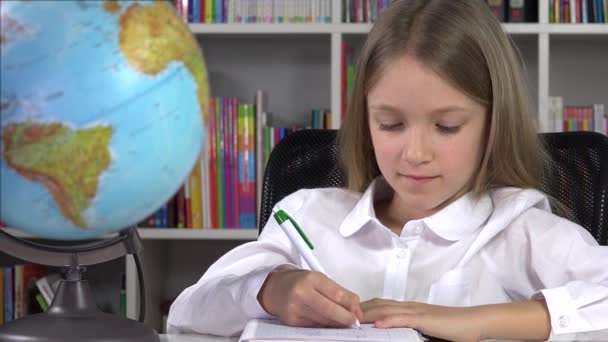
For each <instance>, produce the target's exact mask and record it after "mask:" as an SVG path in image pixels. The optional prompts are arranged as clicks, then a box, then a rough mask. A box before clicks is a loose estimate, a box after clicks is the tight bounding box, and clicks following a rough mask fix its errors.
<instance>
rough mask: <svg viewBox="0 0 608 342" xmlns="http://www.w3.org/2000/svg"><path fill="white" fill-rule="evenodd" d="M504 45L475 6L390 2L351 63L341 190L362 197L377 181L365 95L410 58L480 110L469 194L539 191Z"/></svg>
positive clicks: (536, 158)
mask: <svg viewBox="0 0 608 342" xmlns="http://www.w3.org/2000/svg"><path fill="white" fill-rule="evenodd" d="M511 44H512V42H511V41H510V39H509V37H508V36H507V35H506V34H505V33H504V32H503V31H502V27H501V25H500V23H499V22H498V21H497V20H496V19H495V18H494V17H493V16H492V13H491V12H490V10H489V9H488V7H487V5H486V4H485V3H484V2H483V1H481V0H397V1H395V2H394V3H393V4H392V5H391V6H390V7H389V8H388V9H387V10H386V12H384V13H383V14H382V16H381V17H380V18H379V20H378V21H377V22H376V24H375V25H374V27H373V28H372V30H371V32H370V33H369V35H368V37H367V40H366V42H365V44H364V46H363V48H362V51H361V54H360V56H359V59H358V62H357V66H356V72H355V80H354V86H353V92H352V95H351V98H350V101H349V104H348V111H347V114H346V117H345V120H344V122H343V125H342V127H341V129H340V132H339V135H338V144H339V148H340V157H341V161H342V163H343V166H344V169H345V171H346V176H347V180H348V181H347V183H348V188H349V189H351V190H353V191H364V189H365V188H367V187H368V186H369V184H370V183H371V181H372V180H373V179H374V178H375V177H377V176H378V175H379V174H380V171H379V168H378V164H377V162H376V160H375V157H374V152H373V147H372V142H371V137H370V132H369V123H368V110H367V94H368V92H369V91H370V89H371V88H372V87H373V85H374V84H375V82H376V81H377V80H378V79H379V78H380V77H381V76H382V74H383V73H384V72H390V70H386V66H387V65H388V64H389V63H390V62H391V61H393V60H395V59H397V58H400V57H402V56H404V55H406V54H407V55H409V56H412V57H414V58H416V59H417V60H418V61H419V62H421V63H423V64H425V65H426V66H427V67H429V68H431V70H433V71H434V72H435V73H437V74H438V75H439V76H440V77H441V78H442V79H444V80H445V81H446V82H449V83H450V84H451V85H452V86H453V87H455V88H456V89H458V90H460V91H461V92H462V93H464V94H466V95H468V96H469V97H471V98H472V99H474V100H475V101H477V102H479V103H480V104H482V105H483V106H485V108H486V112H487V115H488V117H487V120H486V122H487V127H486V140H485V141H486V146H483V148H482V151H483V154H482V158H481V160H480V165H479V168H478V170H479V171H478V172H477V174H476V175H475V176H474V179H473V180H472V182H471V183H470V189H467V190H471V191H472V192H473V193H474V194H476V195H478V194H480V193H481V192H483V191H486V190H488V189H490V188H494V187H501V186H516V187H521V188H536V189H539V188H540V184H541V177H542V171H543V170H542V153H543V149H542V145H541V143H540V141H539V139H538V136H537V134H536V130H535V127H534V123H533V121H532V118H531V112H530V105H529V99H528V97H527V95H526V93H527V91H526V88H525V83H524V80H523V76H522V71H521V69H520V65H519V62H518V59H517V57H516V54H515V51H514V49H513V47H512V45H511Z"/></svg>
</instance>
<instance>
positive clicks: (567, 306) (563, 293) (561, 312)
mask: <svg viewBox="0 0 608 342" xmlns="http://www.w3.org/2000/svg"><path fill="white" fill-rule="evenodd" d="M535 297H540V298H542V297H544V299H545V301H546V303H547V308H548V310H549V316H550V318H551V336H550V337H549V341H563V339H562V338H563V337H565V336H560V335H562V334H571V333H577V332H584V331H590V330H593V327H592V326H591V325H590V324H589V322H588V321H587V320H586V319H585V318H583V317H581V315H580V314H579V313H578V311H577V309H578V307H577V305H576V303H575V301H574V300H573V299H572V297H571V296H570V293H569V292H568V289H567V288H566V287H565V286H561V287H556V288H552V289H546V290H542V291H541V294H539V296H535ZM571 339H572V336H571V335H570V337H569V339H567V340H571Z"/></svg>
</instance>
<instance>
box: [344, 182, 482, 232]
mask: <svg viewBox="0 0 608 342" xmlns="http://www.w3.org/2000/svg"><path fill="white" fill-rule="evenodd" d="M392 193H393V190H392V189H391V188H390V186H389V185H388V183H387V182H386V181H385V180H384V178H383V177H381V176H380V177H378V178H376V179H374V181H373V182H372V183H371V184H370V185H369V187H368V188H367V189H366V190H365V192H364V193H363V196H362V197H361V199H360V200H359V202H357V204H356V205H355V206H354V207H353V209H352V210H351V211H350V212H349V213H348V214H347V215H346V217H345V218H344V221H342V224H341V225H340V233H341V234H342V235H343V236H345V237H348V236H351V235H353V234H355V233H356V232H358V231H359V230H360V229H361V228H363V227H364V226H365V225H367V224H368V223H370V222H374V223H376V224H379V225H380V224H381V223H380V221H379V220H378V218H377V217H376V213H375V210H374V202H375V201H378V200H381V199H384V198H387V197H390V196H391V195H392ZM493 210H494V205H493V203H492V199H491V198H490V195H489V194H488V193H484V194H482V195H481V196H480V197H478V198H475V196H473V195H472V194H471V193H467V194H465V195H464V196H462V197H460V198H459V199H457V200H456V201H454V202H452V203H450V204H449V205H448V206H447V207H445V208H443V209H441V210H440V211H438V212H437V213H435V214H433V215H431V216H429V217H426V218H423V219H421V220H417V221H422V222H424V224H425V225H426V226H427V227H428V228H429V229H431V230H432V231H433V232H434V233H435V234H437V235H438V236H440V237H441V238H443V239H445V240H450V241H457V240H461V239H463V238H465V237H467V236H470V235H471V234H473V233H475V232H476V231H477V230H479V229H480V228H481V226H482V225H483V224H484V222H485V221H486V220H487V219H488V217H489V216H490V214H491V213H492V211H493Z"/></svg>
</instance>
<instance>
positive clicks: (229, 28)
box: [189, 23, 608, 34]
mask: <svg viewBox="0 0 608 342" xmlns="http://www.w3.org/2000/svg"><path fill="white" fill-rule="evenodd" d="M189 26H190V30H191V31H192V32H193V33H195V34H331V33H342V34H367V33H368V32H369V31H370V30H371V28H372V24H370V23H362V24H189ZM502 26H503V28H504V30H505V32H507V33H509V34H539V33H557V34H606V33H608V25H605V24H536V23H521V24H515V23H505V24H502Z"/></svg>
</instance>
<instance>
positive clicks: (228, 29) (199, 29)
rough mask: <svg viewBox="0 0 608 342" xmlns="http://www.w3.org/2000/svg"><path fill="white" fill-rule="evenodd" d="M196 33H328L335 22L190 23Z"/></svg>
mask: <svg viewBox="0 0 608 342" xmlns="http://www.w3.org/2000/svg"><path fill="white" fill-rule="evenodd" d="M189 26H190V30H191V31H192V33H195V34H203V33H204V34H328V33H332V32H336V31H338V30H339V29H340V26H341V25H335V24H189Z"/></svg>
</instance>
